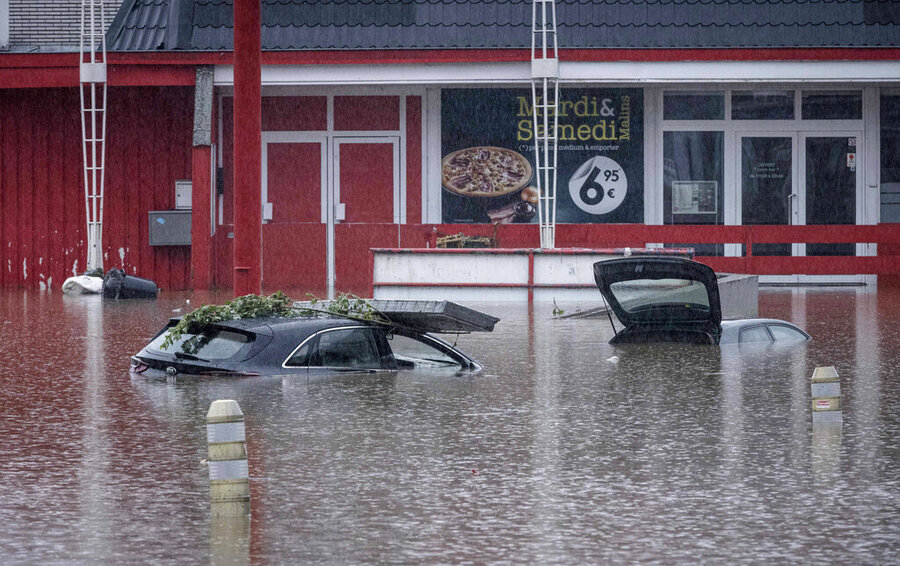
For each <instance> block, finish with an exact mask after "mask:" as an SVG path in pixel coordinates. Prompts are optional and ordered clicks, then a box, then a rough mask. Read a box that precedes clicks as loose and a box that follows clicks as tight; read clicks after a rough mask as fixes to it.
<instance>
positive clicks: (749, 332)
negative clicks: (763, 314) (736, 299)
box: [740, 325, 772, 344]
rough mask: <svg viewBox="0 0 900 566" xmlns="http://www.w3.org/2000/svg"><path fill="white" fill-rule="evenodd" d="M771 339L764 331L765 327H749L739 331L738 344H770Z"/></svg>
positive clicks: (766, 331)
mask: <svg viewBox="0 0 900 566" xmlns="http://www.w3.org/2000/svg"><path fill="white" fill-rule="evenodd" d="M771 341H772V337H771V336H769V331H768V330H766V327H765V326H762V325H760V326H751V327H749V328H744V329H743V330H741V337H740V343H741V344H748V343H751V342H757V343H759V342H771Z"/></svg>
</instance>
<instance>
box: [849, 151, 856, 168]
mask: <svg viewBox="0 0 900 566" xmlns="http://www.w3.org/2000/svg"><path fill="white" fill-rule="evenodd" d="M847 167H849V168H850V170H851V171H855V170H856V154H855V153H848V154H847Z"/></svg>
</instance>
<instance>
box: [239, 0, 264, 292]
mask: <svg viewBox="0 0 900 566" xmlns="http://www.w3.org/2000/svg"><path fill="white" fill-rule="evenodd" d="M259 5H260V0H235V2H234V295H235V296H236V297H240V296H241V295H247V294H249V293H256V294H259V293H261V292H262V269H261V268H262V261H261V259H262V258H261V252H262V195H261V173H260V171H261V167H262V149H261V144H262V135H261V133H260V131H261V127H262V118H261V115H262V111H261V96H262V92H261V91H262V87H261V86H260V81H261V77H260V9H259Z"/></svg>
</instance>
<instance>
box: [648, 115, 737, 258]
mask: <svg viewBox="0 0 900 566" xmlns="http://www.w3.org/2000/svg"><path fill="white" fill-rule="evenodd" d="M724 139H725V135H724V133H723V132H664V133H663V206H664V211H663V221H664V223H665V224H723V223H724V219H725V216H724V212H723V206H722V200H723V198H724V189H723V181H724V175H723V170H724V169H723V164H724V159H723V156H724V149H725V142H724ZM672 245H674V246H675V247H690V248H694V253H695V254H696V255H698V256H710V255H722V252H723V246H722V245H721V244H690V243H676V244H672ZM667 247H668V246H667Z"/></svg>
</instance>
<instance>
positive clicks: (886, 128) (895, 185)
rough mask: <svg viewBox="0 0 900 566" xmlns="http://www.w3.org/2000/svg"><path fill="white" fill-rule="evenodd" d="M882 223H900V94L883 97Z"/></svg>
mask: <svg viewBox="0 0 900 566" xmlns="http://www.w3.org/2000/svg"><path fill="white" fill-rule="evenodd" d="M881 221H882V222H900V94H889V95H888V94H886V95H882V96H881Z"/></svg>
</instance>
